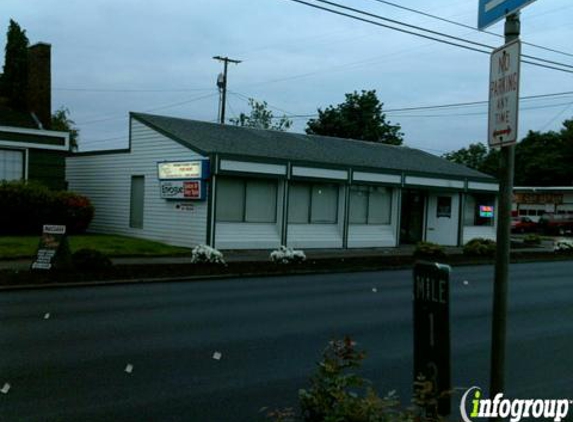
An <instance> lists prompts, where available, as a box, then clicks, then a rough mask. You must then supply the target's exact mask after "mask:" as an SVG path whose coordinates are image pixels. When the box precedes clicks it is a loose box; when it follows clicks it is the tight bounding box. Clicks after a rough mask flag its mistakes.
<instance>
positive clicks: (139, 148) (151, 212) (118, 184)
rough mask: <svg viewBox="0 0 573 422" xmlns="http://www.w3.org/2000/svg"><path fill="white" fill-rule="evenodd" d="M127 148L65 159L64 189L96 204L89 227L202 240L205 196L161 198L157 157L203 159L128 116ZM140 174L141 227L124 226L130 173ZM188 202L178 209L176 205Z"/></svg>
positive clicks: (171, 240) (180, 242) (172, 240)
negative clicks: (142, 182) (186, 208)
mask: <svg viewBox="0 0 573 422" xmlns="http://www.w3.org/2000/svg"><path fill="white" fill-rule="evenodd" d="M130 124H131V152H128V153H117V154H101V155H85V156H77V157H69V158H67V160H66V179H67V181H68V183H69V189H70V190H71V191H75V192H78V193H81V194H83V195H86V196H87V197H89V198H90V200H91V201H92V203H93V205H94V206H95V217H94V220H93V222H92V224H91V225H90V231H92V232H97V233H110V234H119V235H126V236H133V237H140V238H145V239H150V240H156V241H160V242H164V243H167V244H170V245H175V246H184V247H192V246H195V245H197V244H202V243H206V234H207V200H205V201H178V200H166V199H162V198H161V197H160V191H159V180H158V178H157V162H159V161H183V160H195V159H200V158H203V157H202V156H200V155H198V154H196V153H194V152H193V151H191V150H189V149H188V148H186V147H184V146H182V145H180V144H178V143H177V142H175V141H173V140H171V139H169V138H167V137H165V136H163V135H161V134H159V133H158V132H156V131H154V130H153V129H150V128H148V127H147V126H145V125H144V124H142V123H140V122H139V121H137V120H135V119H131V123H130ZM138 175H141V176H145V198H144V217H143V229H135V228H130V227H129V215H130V210H129V207H130V189H131V176H138ZM183 203H185V204H192V205H193V210H192V211H180V210H178V209H177V208H176V206H177V204H183Z"/></svg>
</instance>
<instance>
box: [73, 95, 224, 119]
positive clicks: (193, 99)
mask: <svg viewBox="0 0 573 422" xmlns="http://www.w3.org/2000/svg"><path fill="white" fill-rule="evenodd" d="M216 95H217V94H216V93H215V94H213V93H212V94H209V95H203V96H200V97H196V98H192V99H190V100H185V101H180V102H177V103H171V104H165V105H162V106H159V107H153V108H149V109H147V110H143V112H144V113H149V112H151V111H157V110H163V109H166V108H172V107H178V106H181V105H185V104H189V103H192V102H195V101H199V100H203V99H206V98H211V97H214V96H216ZM108 116H109V115H108ZM124 118H125V116H121V117H117V115H116V114H114V115H113V117H111V116H110V117H105V118H101V119H96V120H90V121H87V122H83V123H78V125H82V126H83V125H91V124H93V123H100V122H107V121H110V120H120V119H124Z"/></svg>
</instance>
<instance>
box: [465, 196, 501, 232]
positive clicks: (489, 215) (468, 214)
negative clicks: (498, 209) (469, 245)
mask: <svg viewBox="0 0 573 422" xmlns="http://www.w3.org/2000/svg"><path fill="white" fill-rule="evenodd" d="M494 215H495V195H467V196H466V207H465V211H464V225H466V226H493V223H494V217H493V216H494Z"/></svg>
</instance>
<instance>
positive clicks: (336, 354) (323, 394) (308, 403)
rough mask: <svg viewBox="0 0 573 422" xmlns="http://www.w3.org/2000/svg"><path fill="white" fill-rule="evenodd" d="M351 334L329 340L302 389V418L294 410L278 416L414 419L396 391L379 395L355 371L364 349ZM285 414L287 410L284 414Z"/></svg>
mask: <svg viewBox="0 0 573 422" xmlns="http://www.w3.org/2000/svg"><path fill="white" fill-rule="evenodd" d="M355 345H356V343H355V342H353V341H352V340H351V339H350V338H349V337H346V338H344V339H343V340H334V341H331V342H330V343H329V345H328V346H327V347H326V349H325V350H324V352H323V355H322V361H321V362H319V363H318V369H317V371H316V373H315V374H314V376H313V377H312V378H311V381H310V387H309V388H308V389H303V390H300V391H299V402H300V419H295V418H294V415H293V414H292V413H287V414H286V416H287V417H288V419H287V418H284V417H283V419H279V418H277V417H276V415H277V413H276V412H275V413H274V415H272V416H274V417H275V418H274V420H275V421H279V420H283V421H287V420H288V421H293V420H301V421H305V422H326V421H357V422H384V421H388V422H390V421H406V420H412V417H413V414H412V412H405V411H400V410H399V405H400V402H399V400H398V398H397V396H395V395H394V392H391V393H390V394H388V395H387V396H386V397H379V396H378V394H377V393H376V391H374V389H373V388H372V386H371V383H370V381H368V380H366V379H364V378H362V377H361V376H360V375H358V374H357V373H356V372H355V371H357V370H359V369H360V367H361V366H362V360H363V359H364V356H365V354H364V352H362V351H358V350H356V348H355ZM280 415H281V416H284V415H285V414H284V413H283V414H280Z"/></svg>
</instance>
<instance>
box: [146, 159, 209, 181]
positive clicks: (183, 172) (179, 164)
mask: <svg viewBox="0 0 573 422" xmlns="http://www.w3.org/2000/svg"><path fill="white" fill-rule="evenodd" d="M157 175H158V178H159V180H182V179H207V178H208V177H209V161H208V160H196V161H165V162H162V163H157Z"/></svg>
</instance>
